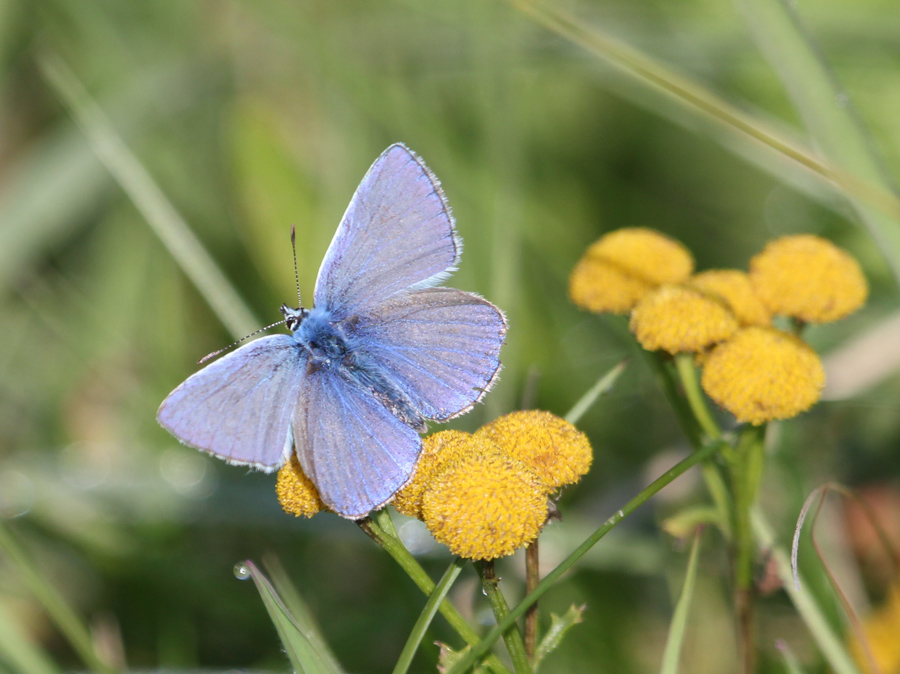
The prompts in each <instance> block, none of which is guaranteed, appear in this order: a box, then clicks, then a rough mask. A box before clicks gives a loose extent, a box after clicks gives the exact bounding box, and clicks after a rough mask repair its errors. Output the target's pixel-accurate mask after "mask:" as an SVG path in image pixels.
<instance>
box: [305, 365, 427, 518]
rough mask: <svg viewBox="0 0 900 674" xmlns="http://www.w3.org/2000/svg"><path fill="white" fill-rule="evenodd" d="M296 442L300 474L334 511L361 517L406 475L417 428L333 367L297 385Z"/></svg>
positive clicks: (412, 459) (412, 464)
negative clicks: (316, 489)
mask: <svg viewBox="0 0 900 674" xmlns="http://www.w3.org/2000/svg"><path fill="white" fill-rule="evenodd" d="M293 428H294V444H295V446H296V450H297V458H298V459H299V460H300V465H301V467H302V468H303V472H304V474H306V475H307V477H309V478H310V479H311V480H312V482H313V483H314V484H315V485H316V487H317V488H318V490H319V495H320V496H321V498H322V501H323V502H324V503H325V504H326V505H327V506H328V507H329V508H331V509H332V510H333V511H334V512H336V513H337V514H338V515H341V516H343V517H348V518H350V519H359V518H360V517H363V516H365V515H366V514H367V513H369V512H370V511H372V510H374V509H376V508H378V507H380V506H382V505H383V504H384V503H385V502H387V501H388V500H389V499H390V498H391V497H392V496H393V495H394V493H395V492H396V491H397V490H398V489H400V487H402V486H403V485H404V484H405V483H406V481H407V480H408V479H409V478H410V476H411V475H412V473H413V470H414V468H415V465H416V460H417V458H418V455H419V451H420V449H421V442H420V440H419V436H418V434H417V433H416V431H415V430H413V429H412V428H410V427H409V426H407V425H406V424H404V423H403V422H402V421H400V420H399V419H398V418H397V417H395V416H394V415H393V414H391V413H390V412H389V411H388V409H387V408H386V407H385V406H384V405H383V404H381V403H380V402H378V400H376V399H375V398H374V397H373V396H372V395H371V392H369V391H367V390H365V389H364V388H362V387H361V386H360V385H359V384H357V383H356V382H355V381H353V380H350V379H346V378H345V377H343V376H341V375H339V374H337V372H336V370H327V369H322V370H316V371H314V372H312V373H310V374H309V375H308V376H307V378H306V384H305V385H304V386H303V387H302V388H301V390H300V396H299V398H298V399H297V400H296V407H295V408H294V416H293Z"/></svg>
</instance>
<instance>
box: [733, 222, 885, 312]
mask: <svg viewBox="0 0 900 674" xmlns="http://www.w3.org/2000/svg"><path fill="white" fill-rule="evenodd" d="M750 280H751V281H752V282H753V286H754V288H756V292H757V294H758V295H759V297H760V299H762V301H763V302H764V303H765V305H766V306H767V307H768V308H769V310H770V311H771V312H772V313H773V314H782V315H785V316H792V317H794V318H798V319H800V320H802V321H806V322H807V323H827V322H829V321H835V320H837V319H839V318H843V317H844V316H847V315H849V314H851V313H853V312H854V311H856V310H857V309H859V307H861V306H862V305H863V304H864V303H865V301H866V296H867V295H868V292H869V289H868V285H867V284H866V278H865V276H863V273H862V270H861V269H860V268H859V265H858V264H857V262H856V260H854V259H853V258H852V257H850V255H848V254H847V253H845V252H844V251H843V250H841V249H840V248H838V247H837V246H835V245H834V244H833V243H831V242H830V241H827V240H825V239H823V238H821V237H818V236H813V235H811V234H799V235H795V236H784V237H782V238H780V239H775V240H774V241H771V242H769V244H768V245H767V246H766V247H765V249H764V250H763V251H762V252H761V253H760V254H759V255H757V256H756V257H754V258H753V259H752V260H750Z"/></svg>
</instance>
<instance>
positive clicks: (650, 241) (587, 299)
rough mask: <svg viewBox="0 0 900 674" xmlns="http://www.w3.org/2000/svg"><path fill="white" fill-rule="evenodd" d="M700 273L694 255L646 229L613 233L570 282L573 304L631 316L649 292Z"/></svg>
mask: <svg viewBox="0 0 900 674" xmlns="http://www.w3.org/2000/svg"><path fill="white" fill-rule="evenodd" d="M693 270H694V258H693V257H692V256H691V253H690V251H689V250H688V249H687V248H685V247H684V246H683V245H682V244H681V243H679V242H678V241H675V239H672V238H669V237H668V236H666V235H665V234H660V233H659V232H657V231H655V230H652V229H647V228H644V227H629V228H626V229H617V230H616V231H614V232H610V233H609V234H607V235H606V236H604V237H602V238H601V239H600V240H598V241H596V242H594V244H593V245H591V247H590V248H588V249H587V252H586V253H585V254H584V257H582V258H581V260H579V262H578V264H577V265H576V266H575V270H574V271H573V272H572V275H571V277H570V278H569V296H570V297H571V298H572V301H573V302H574V303H575V304H576V305H578V306H579V307H582V308H583V309H588V310H589V311H594V312H597V313H602V312H611V313H614V314H627V313H628V312H629V311H631V310H632V309H633V308H634V305H635V304H637V303H638V301H639V300H640V299H641V298H642V297H643V296H644V295H646V294H647V293H648V292H649V291H651V290H653V289H654V288H657V287H659V286H661V285H662V284H664V283H682V282H683V281H686V280H687V278H688V277H689V276H690V275H691V272H692V271H693Z"/></svg>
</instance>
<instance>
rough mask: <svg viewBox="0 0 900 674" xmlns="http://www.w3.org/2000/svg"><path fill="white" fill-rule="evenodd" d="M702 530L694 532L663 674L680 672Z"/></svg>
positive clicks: (661, 668) (665, 653) (663, 662)
mask: <svg viewBox="0 0 900 674" xmlns="http://www.w3.org/2000/svg"><path fill="white" fill-rule="evenodd" d="M701 531H702V530H701V529H697V533H696V534H694V542H693V544H692V545H691V554H690V557H688V565H687V572H686V573H685V574H684V585H683V586H682V588H681V595H680V596H679V597H678V603H677V604H676V605H675V613H674V615H673V616H672V623H671V624H670V625H669V636H668V637H667V638H666V649H665V651H663V658H662V667H660V670H659V671H660V673H661V674H677V672H678V662H679V660H680V659H681V649H682V647H683V646H684V635H685V634H686V633H687V625H688V613H689V612H690V610H691V600H692V599H693V598H694V585H695V584H696V580H697V567H698V566H699V565H698V564H697V560H698V559H699V558H700V555H699V554H698V551H699V550H700V534H701Z"/></svg>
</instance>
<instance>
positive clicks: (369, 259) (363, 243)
mask: <svg viewBox="0 0 900 674" xmlns="http://www.w3.org/2000/svg"><path fill="white" fill-rule="evenodd" d="M459 249H460V246H459V242H458V240H457V238H456V234H455V232H454V229H453V219H452V216H451V215H450V209H449V207H448V206H447V203H446V200H445V199H444V195H443V192H442V191H441V188H440V185H439V184H438V181H437V178H435V177H434V176H433V175H432V174H431V172H430V171H429V170H428V169H427V168H426V167H425V165H424V164H423V163H422V161H421V160H420V159H419V158H418V157H417V156H416V155H415V154H413V153H412V152H411V151H410V150H409V149H407V148H406V147H405V146H404V145H400V144H397V145H392V146H391V147H389V148H388V149H387V150H385V151H384V153H383V154H382V155H381V156H380V157H379V158H378V159H377V160H375V163H374V164H372V167H371V168H370V169H369V171H368V173H366V175H365V177H364V178H363V180H362V182H361V183H360V185H359V187H358V188H357V190H356V193H355V194H354V195H353V199H352V200H351V201H350V205H349V206H348V207H347V211H346V213H344V217H343V219H342V220H341V224H340V226H339V227H338V229H337V232H336V233H335V235H334V239H332V242H331V246H329V248H328V252H327V253H326V254H325V259H324V260H323V261H322V266H321V268H320V269H319V276H318V279H317V280H316V289H315V303H316V306H317V307H321V308H325V309H328V310H329V311H330V312H331V313H332V314H333V315H334V316H335V318H348V317H351V316H353V315H355V314H358V313H365V311H366V309H369V308H371V307H374V306H375V305H376V304H378V303H380V302H381V301H383V300H384V299H386V298H387V297H390V296H391V295H393V294H394V293H396V292H399V291H402V290H406V289H407V288H409V287H411V286H416V285H419V286H425V285H434V284H436V283H438V282H439V281H440V280H442V279H443V278H444V277H445V276H446V274H447V273H448V272H449V271H452V268H453V267H454V265H455V264H456V262H457V259H458V257H459Z"/></svg>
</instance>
